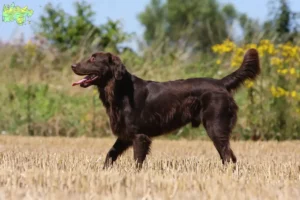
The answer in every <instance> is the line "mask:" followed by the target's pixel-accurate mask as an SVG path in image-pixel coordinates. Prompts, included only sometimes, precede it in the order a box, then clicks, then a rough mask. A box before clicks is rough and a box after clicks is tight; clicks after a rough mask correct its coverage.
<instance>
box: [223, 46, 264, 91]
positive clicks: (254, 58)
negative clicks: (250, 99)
mask: <svg viewBox="0 0 300 200" xmlns="http://www.w3.org/2000/svg"><path fill="white" fill-rule="evenodd" d="M259 74H260V66H259V55H258V52H257V50H256V49H249V50H248V51H247V52H246V54H245V56H244V60H243V63H242V65H241V66H240V68H239V69H237V70H236V71H235V72H233V73H231V74H229V75H228V76H225V77H224V78H222V79H221V82H222V83H223V84H224V85H225V87H226V89H227V90H228V91H232V90H236V89H238V88H239V87H240V86H241V85H242V84H243V83H244V82H245V80H247V79H249V80H255V78H256V77H257V76H258V75H259Z"/></svg>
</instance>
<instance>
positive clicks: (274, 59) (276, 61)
mask: <svg viewBox="0 0 300 200" xmlns="http://www.w3.org/2000/svg"><path fill="white" fill-rule="evenodd" d="M282 63H283V61H282V59H280V58H278V57H272V58H271V65H276V66H282Z"/></svg>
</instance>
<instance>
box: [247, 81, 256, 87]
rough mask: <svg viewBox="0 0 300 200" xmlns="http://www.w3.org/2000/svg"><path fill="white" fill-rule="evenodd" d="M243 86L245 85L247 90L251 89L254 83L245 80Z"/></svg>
mask: <svg viewBox="0 0 300 200" xmlns="http://www.w3.org/2000/svg"><path fill="white" fill-rule="evenodd" d="M245 85H246V87H247V88H252V87H253V85H254V82H253V81H249V80H246V81H245Z"/></svg>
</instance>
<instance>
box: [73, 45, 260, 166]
mask: <svg viewBox="0 0 300 200" xmlns="http://www.w3.org/2000/svg"><path fill="white" fill-rule="evenodd" d="M72 69H73V71H74V72H75V73H76V74H78V75H93V76H96V79H95V80H93V81H92V82H90V83H82V84H80V85H81V87H88V86H90V85H96V86H97V87H98V90H99V93H100V99H101V101H102V103H103V105H104V106H105V108H106V112H107V115H108V117H109V120H110V125H111V129H112V132H113V134H114V135H115V136H116V137H117V140H116V142H115V144H114V145H113V146H112V148H111V149H110V150H109V152H108V154H107V157H106V160H105V164H104V167H108V166H109V165H111V164H112V163H113V162H114V161H115V160H116V159H117V157H118V156H120V155H121V154H122V153H123V152H124V151H125V150H126V149H128V148H129V147H130V146H133V149H134V159H135V161H136V162H137V165H138V166H142V163H143V161H144V160H145V158H146V155H147V154H148V153H149V150H150V145H151V138H152V137H154V136H159V135H162V134H166V133H169V132H171V131H174V130H176V129H178V128H180V127H182V126H185V125H187V124H189V123H191V125H192V127H199V125H200V124H201V123H202V124H203V126H204V128H205V129H206V131H207V134H208V136H209V137H210V138H211V140H212V141H213V143H214V145H215V147H216V149H217V151H218V153H219V155H220V157H221V159H222V162H223V163H226V162H229V161H230V160H232V161H233V162H234V163H235V162H236V157H235V155H234V153H233V151H232V150H231V148H230V142H229V139H230V133H231V131H232V129H233V127H234V125H235V123H236V121H237V111H238V106H237V105H236V103H235V101H234V99H233V91H235V90H236V89H237V88H239V87H240V86H241V85H242V84H243V83H244V81H245V80H247V79H252V80H254V79H255V78H256V77H257V75H258V74H259V73H260V66H259V56H258V52H257V51H256V50H255V49H250V50H248V51H247V52H246V54H245V56H244V60H243V63H242V64H241V67H240V68H239V69H238V70H236V71H235V72H233V73H232V74H230V75H228V76H226V77H224V78H222V79H220V80H217V79H211V78H190V79H187V80H182V79H181V80H174V81H167V82H156V81H149V80H143V79H141V78H139V77H137V76H135V75H133V74H131V73H129V72H128V71H127V70H126V68H125V66H124V65H123V63H122V61H121V60H120V58H119V57H117V56H115V55H113V54H111V53H104V52H100V53H95V54H93V55H92V56H91V58H90V59H88V60H87V61H83V62H80V63H77V64H74V65H72Z"/></svg>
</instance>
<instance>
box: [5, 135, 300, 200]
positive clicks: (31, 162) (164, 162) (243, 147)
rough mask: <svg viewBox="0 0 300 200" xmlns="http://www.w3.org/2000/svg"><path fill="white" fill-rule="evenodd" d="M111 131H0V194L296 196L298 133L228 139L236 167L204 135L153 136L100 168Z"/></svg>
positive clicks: (299, 195) (299, 156)
mask: <svg viewBox="0 0 300 200" xmlns="http://www.w3.org/2000/svg"><path fill="white" fill-rule="evenodd" d="M113 142H114V140H113V139H112V138H107V139H101V138H99V139H95V138H76V139H74V138H73V139H71V138H54V137H53V138H41V137H34V138H32V137H12V136H1V137H0V145H1V146H0V152H1V153H0V199H107V200H109V199H116V200H118V199H218V200H219V199H272V200H274V199H284V200H288V199H299V198H300V141H294V142H292V141H289V142H232V148H233V150H234V152H235V153H236V156H237V158H238V164H237V166H236V170H233V167H232V166H229V167H227V168H223V166H222V165H221V161H220V160H219V157H218V154H217V152H216V150H215V148H214V146H213V144H212V143H211V142H210V141H201V140H196V141H185V140H180V141H169V140H162V139H157V140H154V142H153V146H152V151H151V154H150V155H149V157H148V158H147V162H146V163H145V165H144V168H143V170H142V171H140V172H139V173H138V172H136V171H135V168H134V165H133V159H132V149H130V150H128V151H127V152H126V153H125V154H124V155H123V156H122V157H121V159H120V160H118V161H117V163H116V165H114V167H113V168H111V169H109V170H106V171H105V170H102V165H103V162H104V158H105V154H106V152H107V151H108V149H109V147H110V146H111V145H112V144H113Z"/></svg>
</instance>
